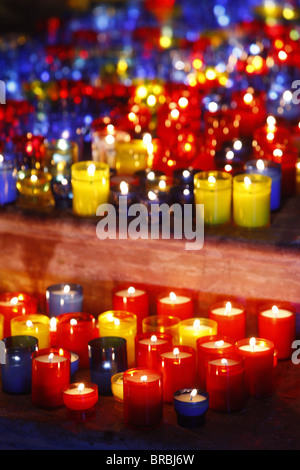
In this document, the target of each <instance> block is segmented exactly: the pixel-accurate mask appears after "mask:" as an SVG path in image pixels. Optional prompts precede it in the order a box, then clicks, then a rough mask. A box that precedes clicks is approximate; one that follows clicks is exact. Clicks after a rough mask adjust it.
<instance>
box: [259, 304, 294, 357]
mask: <svg viewBox="0 0 300 470" xmlns="http://www.w3.org/2000/svg"><path fill="white" fill-rule="evenodd" d="M258 334H259V336H260V337H261V338H266V339H268V340H270V341H272V342H273V343H274V347H275V349H276V351H277V358H278V359H288V358H290V357H291V354H292V343H293V341H294V340H295V336H296V316H295V312H294V310H293V309H292V308H291V307H290V306H288V307H287V306H284V305H281V304H278V305H270V304H269V305H264V306H262V307H261V308H260V310H259V315H258Z"/></svg>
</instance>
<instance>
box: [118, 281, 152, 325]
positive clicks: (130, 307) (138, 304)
mask: <svg viewBox="0 0 300 470" xmlns="http://www.w3.org/2000/svg"><path fill="white" fill-rule="evenodd" d="M112 304H113V309H114V310H123V311H127V312H131V313H134V314H135V315H136V318H137V331H138V333H140V332H141V331H142V322H143V319H144V318H146V317H147V316H148V315H149V298H148V294H147V292H146V291H144V290H143V289H138V288H135V287H133V286H130V287H128V288H127V289H120V288H117V289H115V290H114V292H113V298H112Z"/></svg>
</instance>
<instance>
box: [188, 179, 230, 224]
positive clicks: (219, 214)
mask: <svg viewBox="0 0 300 470" xmlns="http://www.w3.org/2000/svg"><path fill="white" fill-rule="evenodd" d="M231 195H232V176H231V174H230V173H226V172H218V171H209V172H207V171H201V172H200V173H197V174H196V175H195V177H194V196H195V204H196V211H197V204H203V205H204V223H205V224H207V225H222V224H226V223H228V222H229V221H230V219H231Z"/></svg>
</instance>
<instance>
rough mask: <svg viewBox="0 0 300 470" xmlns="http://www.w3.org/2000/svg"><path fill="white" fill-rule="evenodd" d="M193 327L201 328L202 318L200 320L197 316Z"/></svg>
mask: <svg viewBox="0 0 300 470" xmlns="http://www.w3.org/2000/svg"><path fill="white" fill-rule="evenodd" d="M193 327H194V328H200V320H199V318H197V319H196V320H195V321H194V323H193Z"/></svg>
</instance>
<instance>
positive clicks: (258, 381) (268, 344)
mask: <svg viewBox="0 0 300 470" xmlns="http://www.w3.org/2000/svg"><path fill="white" fill-rule="evenodd" d="M235 351H236V353H237V354H238V355H240V356H241V357H243V358H244V364H245V389H246V394H247V395H248V396H249V397H254V398H266V397H269V396H271V395H273V393H274V343H273V342H272V341H269V340H267V339H264V338H245V339H242V340H240V341H237V342H236V345H235Z"/></svg>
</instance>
